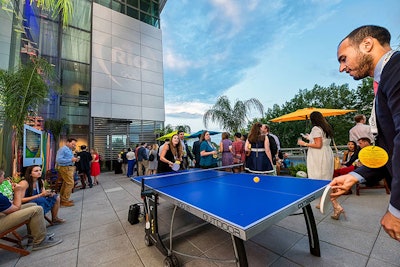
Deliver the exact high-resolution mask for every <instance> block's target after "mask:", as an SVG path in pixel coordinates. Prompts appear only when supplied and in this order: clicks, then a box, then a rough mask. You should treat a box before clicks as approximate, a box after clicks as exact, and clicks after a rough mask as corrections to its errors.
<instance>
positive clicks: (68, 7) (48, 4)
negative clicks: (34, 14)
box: [0, 0, 73, 28]
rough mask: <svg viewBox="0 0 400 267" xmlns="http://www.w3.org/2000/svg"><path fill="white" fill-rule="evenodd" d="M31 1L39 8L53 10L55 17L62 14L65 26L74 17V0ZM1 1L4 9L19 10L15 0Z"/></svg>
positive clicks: (62, 21)
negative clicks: (15, 5)
mask: <svg viewBox="0 0 400 267" xmlns="http://www.w3.org/2000/svg"><path fill="white" fill-rule="evenodd" d="M30 2H31V4H32V3H33V2H35V3H36V6H37V7H38V8H42V9H43V10H47V11H52V12H53V13H52V16H53V17H56V16H57V15H60V16H61V24H62V25H63V27H64V28H66V27H67V26H68V22H69V20H70V19H71V18H72V13H73V4H72V2H73V0H36V1H33V0H31V1H30ZM0 3H1V5H2V6H3V7H4V8H3V9H4V10H13V11H14V12H17V10H18V9H16V8H15V7H14V4H15V0H0Z"/></svg>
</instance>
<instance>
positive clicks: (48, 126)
mask: <svg viewBox="0 0 400 267" xmlns="http://www.w3.org/2000/svg"><path fill="white" fill-rule="evenodd" d="M44 129H45V131H46V132H49V133H51V134H53V137H54V143H55V144H56V149H55V150H56V151H57V150H58V147H57V146H58V144H59V141H60V136H61V134H62V133H65V134H66V135H68V134H69V132H70V128H69V125H68V121H67V119H66V118H62V119H61V120H53V119H47V120H46V121H45V122H44ZM54 156H55V155H54Z"/></svg>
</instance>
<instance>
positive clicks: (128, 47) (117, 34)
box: [91, 3, 165, 121]
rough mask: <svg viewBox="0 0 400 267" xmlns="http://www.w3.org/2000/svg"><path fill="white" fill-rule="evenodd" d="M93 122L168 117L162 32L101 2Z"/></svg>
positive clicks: (96, 9)
mask: <svg viewBox="0 0 400 267" xmlns="http://www.w3.org/2000/svg"><path fill="white" fill-rule="evenodd" d="M91 117H102V118H111V119H134V120H152V121H164V118H165V110H164V80H163V61H162V38H161V30H160V29H157V28H155V27H153V26H150V25H148V24H146V23H143V22H141V21H139V20H135V19H133V18H130V17H128V16H126V15H123V14H120V13H118V12H116V11H113V10H111V9H108V8H106V7H103V6H101V5H99V4H96V3H94V4H93V28H92V93H91Z"/></svg>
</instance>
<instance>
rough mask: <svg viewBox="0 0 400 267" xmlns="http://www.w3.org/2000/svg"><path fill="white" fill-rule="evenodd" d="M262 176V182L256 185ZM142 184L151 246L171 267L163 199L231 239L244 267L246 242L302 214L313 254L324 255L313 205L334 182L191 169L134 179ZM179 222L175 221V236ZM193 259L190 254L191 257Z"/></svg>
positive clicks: (175, 262)
mask: <svg viewBox="0 0 400 267" xmlns="http://www.w3.org/2000/svg"><path fill="white" fill-rule="evenodd" d="M255 176H258V177H260V181H259V182H258V183H256V182H254V181H253V178H254V177H255ZM132 180H133V181H134V182H136V183H139V184H141V196H142V199H143V201H144V205H143V206H144V211H145V216H146V226H145V242H146V245H148V246H150V245H153V244H155V245H156V246H157V248H158V249H159V250H160V251H161V252H162V253H163V254H164V255H165V256H167V257H166V259H165V261H164V263H165V266H179V263H178V260H177V258H176V256H175V255H174V254H173V252H175V251H173V250H172V233H170V248H169V249H167V248H166V246H165V245H164V242H163V240H162V238H161V236H160V234H159V233H158V220H157V208H159V207H157V206H158V196H161V197H162V198H163V199H165V200H166V201H170V202H172V203H173V204H174V205H175V209H174V212H173V213H175V211H176V208H180V209H183V210H185V211H187V212H189V213H191V214H193V215H195V216H197V217H199V218H201V219H203V220H204V221H205V222H207V223H210V224H212V225H214V226H216V227H218V228H220V229H222V230H224V231H226V232H228V233H229V234H231V236H232V241H233V247H234V250H235V256H236V259H235V260H234V261H235V262H236V264H237V265H238V266H247V257H246V252H245V248H244V242H243V241H246V240H248V239H250V238H252V237H253V236H255V235H257V234H258V233H260V232H261V231H263V230H265V229H266V228H268V227H269V226H271V225H273V224H274V223H277V222H279V221H280V220H282V219H283V218H285V217H287V216H289V215H291V214H293V213H295V212H296V211H298V210H299V209H302V211H303V214H304V217H305V221H306V226H307V231H308V237H309V245H310V253H311V254H313V255H315V256H320V247H319V239H318V232H317V228H316V224H315V219H314V215H313V212H312V209H311V206H310V203H311V202H312V201H313V200H315V199H317V198H318V197H320V196H321V195H322V192H323V190H324V188H325V187H326V185H327V184H328V183H329V181H325V180H314V179H304V178H293V177H292V178H290V177H282V176H263V175H255V174H249V173H229V172H224V171H218V170H194V171H193V170H189V171H181V172H176V173H172V174H171V173H168V174H158V175H155V176H140V177H135V178H132ZM173 217H174V214H173V215H172V220H171V232H172V224H173ZM186 256H188V255H186Z"/></svg>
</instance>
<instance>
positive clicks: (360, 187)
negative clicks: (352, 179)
mask: <svg viewBox="0 0 400 267" xmlns="http://www.w3.org/2000/svg"><path fill="white" fill-rule="evenodd" d="M383 188H384V189H385V190H386V194H388V195H389V194H390V189H389V186H388V184H387V182H386V179H385V178H383V179H382V180H381V181H380V182H379V184H377V185H374V186H366V185H365V184H363V183H362V184H357V185H356V195H357V196H359V195H360V190H364V189H383Z"/></svg>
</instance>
